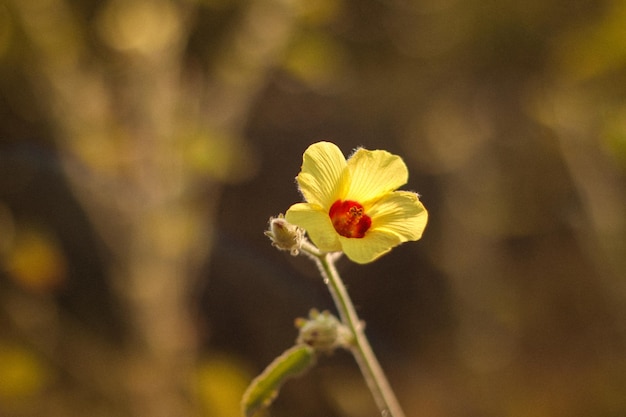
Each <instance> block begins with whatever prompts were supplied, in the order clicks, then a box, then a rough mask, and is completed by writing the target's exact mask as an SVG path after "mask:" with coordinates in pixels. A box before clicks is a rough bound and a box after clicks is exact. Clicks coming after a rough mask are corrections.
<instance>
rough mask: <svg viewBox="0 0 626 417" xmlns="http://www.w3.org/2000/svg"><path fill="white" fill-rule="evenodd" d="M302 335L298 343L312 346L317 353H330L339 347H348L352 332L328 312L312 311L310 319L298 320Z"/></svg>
mask: <svg viewBox="0 0 626 417" xmlns="http://www.w3.org/2000/svg"><path fill="white" fill-rule="evenodd" d="M296 327H298V328H299V329H300V334H299V336H298V339H297V340H296V343H303V344H306V345H309V346H311V347H312V348H313V349H315V350H316V351H317V352H325V353H330V352H332V351H333V350H334V349H336V348H337V347H346V346H347V345H348V344H349V341H350V340H351V337H350V335H351V333H350V331H349V330H348V329H347V328H346V327H345V326H344V325H343V324H341V322H340V321H339V319H337V317H335V316H334V315H332V314H331V313H330V312H328V311H323V312H321V313H320V312H319V311H317V310H316V309H312V310H311V311H310V312H309V319H304V318H299V319H296Z"/></svg>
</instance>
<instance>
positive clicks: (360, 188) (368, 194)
mask: <svg viewBox="0 0 626 417" xmlns="http://www.w3.org/2000/svg"><path fill="white" fill-rule="evenodd" d="M348 169H349V171H350V173H351V179H350V181H351V183H350V189H349V191H348V194H347V195H346V198H345V199H346V200H353V201H358V202H360V203H361V204H365V203H367V202H368V201H372V200H375V199H377V198H379V197H380V196H381V195H383V194H387V193H389V192H390V191H393V190H395V189H397V188H398V187H400V186H401V185H404V184H406V182H407V181H408V179H409V171H408V169H407V167H406V165H405V163H404V161H403V160H402V158H400V157H399V156H397V155H392V154H390V153H389V152H387V151H380V150H377V151H368V150H367V149H363V148H360V149H358V150H357V151H356V152H355V153H354V155H352V157H350V159H348Z"/></svg>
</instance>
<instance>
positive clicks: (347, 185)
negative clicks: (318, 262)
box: [285, 142, 428, 264]
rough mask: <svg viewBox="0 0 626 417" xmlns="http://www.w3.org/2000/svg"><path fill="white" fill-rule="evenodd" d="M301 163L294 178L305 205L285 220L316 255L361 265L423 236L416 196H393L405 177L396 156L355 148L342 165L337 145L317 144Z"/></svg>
mask: <svg viewBox="0 0 626 417" xmlns="http://www.w3.org/2000/svg"><path fill="white" fill-rule="evenodd" d="M302 160H303V162H302V170H301V171H300V173H299V174H298V177H297V178H296V179H297V181H298V185H299V186H300V192H301V193H302V195H303V196H304V198H305V200H306V201H307V202H306V203H297V204H294V205H292V206H291V207H290V208H289V210H288V211H287V214H286V215H285V218H286V219H287V221H288V222H289V223H292V224H295V225H297V226H300V227H302V228H303V229H305V230H306V231H307V233H308V235H309V237H310V239H311V240H312V241H313V243H315V245H317V247H318V248H319V249H320V250H322V251H324V252H336V251H343V252H344V253H345V254H346V256H347V257H348V258H350V259H351V260H353V261H354V262H358V263H361V264H362V263H368V262H372V261H373V260H375V259H376V258H378V257H379V256H381V255H383V254H385V253H387V252H389V251H390V250H391V248H393V247H394V246H397V245H399V244H400V243H402V242H407V241H410V240H418V239H419V238H420V237H422V232H423V231H424V228H425V227H426V223H427V221H428V213H427V211H426V209H425V208H424V206H423V205H422V203H421V202H420V201H419V198H418V195H417V194H416V193H413V192H408V191H395V190H396V189H397V188H398V187H400V186H401V185H404V184H406V182H407V180H408V177H409V173H408V170H407V167H406V165H405V164H404V161H402V158H400V157H399V156H397V155H392V154H390V153H389V152H387V151H381V150H376V151H368V150H367V149H363V148H359V149H357V150H356V152H355V153H354V154H353V155H352V156H351V157H350V158H349V159H348V160H347V161H346V158H345V157H344V156H343V153H342V152H341V150H340V149H339V148H338V147H337V146H336V145H335V144H333V143H329V142H318V143H315V144H313V145H311V146H309V148H308V149H307V150H306V151H305V152H304V156H303V158H302Z"/></svg>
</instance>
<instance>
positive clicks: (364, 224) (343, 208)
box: [328, 200, 372, 238]
mask: <svg viewBox="0 0 626 417" xmlns="http://www.w3.org/2000/svg"><path fill="white" fill-rule="evenodd" d="M328 215H329V216H330V220H331V221H332V222H333V226H334V227H335V230H336V231H337V233H339V234H340V235H341V236H344V237H356V238H361V237H363V236H365V232H367V229H369V228H370V226H371V225H372V219H371V218H370V217H369V216H368V215H367V214H365V213H364V212H363V206H362V205H360V204H359V203H357V202H356V201H350V200H346V201H341V200H337V201H335V202H334V203H333V205H332V206H331V207H330V210H329V211H328Z"/></svg>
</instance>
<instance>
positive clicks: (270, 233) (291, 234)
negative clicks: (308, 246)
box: [265, 214, 304, 256]
mask: <svg viewBox="0 0 626 417" xmlns="http://www.w3.org/2000/svg"><path fill="white" fill-rule="evenodd" d="M265 236H267V237H269V238H270V240H271V241H272V246H275V247H277V248H278V249H280V250H288V251H289V252H290V253H291V255H293V256H296V255H298V254H299V253H300V247H301V246H302V240H303V239H304V230H303V229H301V228H300V227H298V226H296V225H293V224H291V223H288V222H287V220H285V218H284V216H283V215H282V214H279V215H278V217H272V218H270V221H269V229H268V230H266V231H265Z"/></svg>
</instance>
